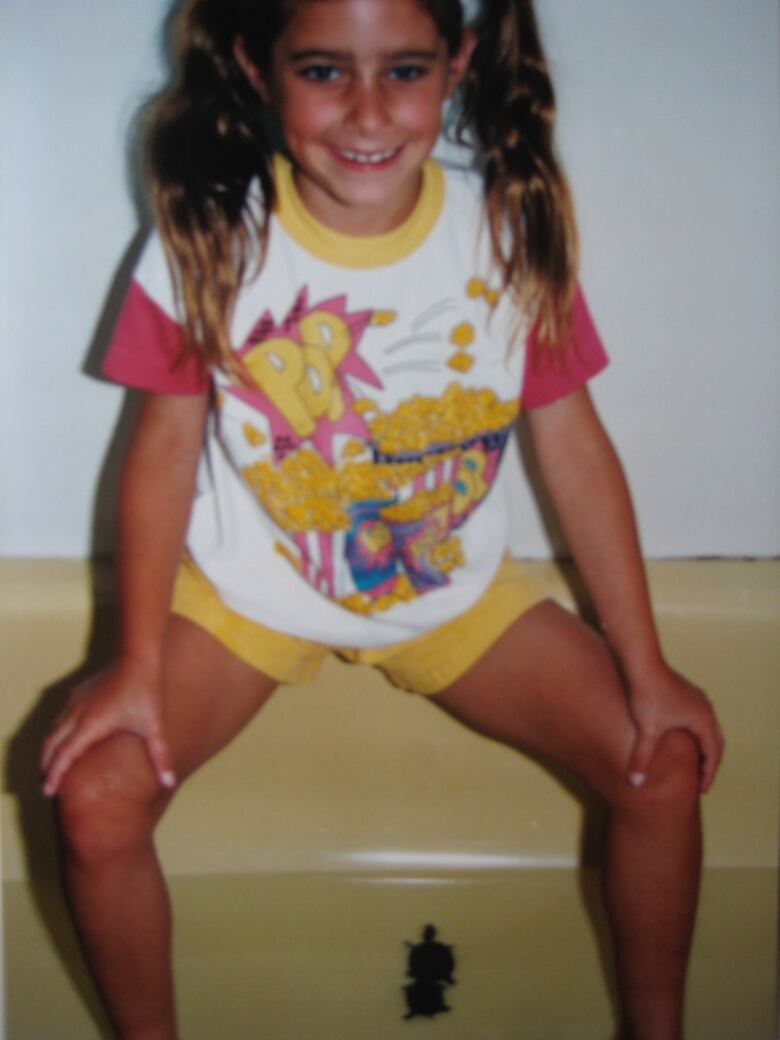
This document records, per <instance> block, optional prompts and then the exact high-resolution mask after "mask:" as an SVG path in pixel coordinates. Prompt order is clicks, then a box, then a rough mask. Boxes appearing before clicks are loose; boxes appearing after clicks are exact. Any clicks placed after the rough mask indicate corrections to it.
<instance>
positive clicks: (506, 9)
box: [43, 0, 722, 1040]
mask: <svg viewBox="0 0 780 1040" xmlns="http://www.w3.org/2000/svg"><path fill="white" fill-rule="evenodd" d="M179 49H180V75H179V78H178V80H177V82H176V84H175V86H174V87H173V88H172V89H171V91H170V92H169V93H168V94H167V95H166V97H165V98H164V99H163V101H162V102H161V103H160V104H159V105H158V107H157V110H156V113H155V116H154V120H153V124H152V127H151V134H150V151H149V155H150V170H151V186H152V195H153V200H154V204H155V208H156V214H157V223H158V231H159V237H155V238H153V240H152V241H151V242H150V244H149V246H148V248H147V250H146V252H145V254H144V256H143V258H142V260H141V263H140V265H139V268H138V270H137V272H136V277H135V280H134V282H133V284H132V286H131V288H130V291H129V294H128V297H127V301H126V304H125V307H124V310H123V312H122V314H121V317H120V319H119V323H118V327H117V330H116V334H115V337H114V340H113V343H112V345H111V347H110V350H109V353H108V356H107V360H106V365H105V370H106V372H107V374H108V375H109V376H111V377H113V378H115V379H117V380H119V381H121V382H123V383H125V384H128V385H131V386H136V387H140V388H141V389H143V390H144V391H146V392H145V394H144V398H143V403H142V406H141V409H140V413H139V416H138V420H137V424H136V427H135V431H134V434H133V437H132V441H131V443H130V447H129V449H128V454H127V458H126V461H125V465H124V470H123V478H122V485H121V495H120V505H119V557H118V568H119V582H120V596H121V607H122V623H121V642H120V647H119V651H118V654H117V656H116V659H115V660H114V663H113V664H112V665H111V666H110V667H109V668H108V669H107V670H106V671H105V672H103V673H101V674H100V675H98V676H96V677H95V678H93V679H92V680H91V681H89V682H87V683H86V684H84V685H83V686H81V687H79V688H78V689H77V690H76V691H75V692H74V694H73V696H72V698H71V700H70V702H69V704H68V706H67V707H66V709H65V711H64V713H63V715H62V717H61V718H60V719H59V721H58V722H57V724H56V726H55V728H54V730H53V732H52V734H51V736H50V737H49V739H48V741H47V742H46V745H45V748H44V751H43V772H44V789H45V791H46V793H47V794H48V795H51V796H54V795H56V796H57V797H58V803H59V811H60V820H61V828H62V843H63V854H64V866H65V877H66V881H67V889H68V894H69V899H70V902H71V906H72V909H73V913H74V915H75V919H76V922H77V925H78V928H79V931H80V934H81V936H82V939H83V943H84V948H85V950H86V954H87V957H88V960H89V963H90V965H91V968H92V971H93V973H94V977H95V979H96V982H97V985H98V987H99V989H100V992H101V994H102V996H103V999H104V1000H105V1003H106V1007H107V1009H108V1011H109V1014H110V1016H111V1018H112V1021H113V1022H114V1024H115V1027H116V1029H117V1032H118V1034H119V1035H120V1036H122V1037H125V1038H133V1040H140V1038H144V1040H152V1038H155V1040H162V1038H172V1037H175V1036H176V1026H175V1017H174V998H173V983H172V978H171V967H170V941H171V922H170V914H169V904H168V900H167V895H166V889H165V885H164V882H163V879H162V876H161V874H160V870H159V867H158V863H157V860H156V858H155V853H154V848H153V844H152V832H153V829H154V827H155V824H156V823H157V821H158V820H159V819H160V817H161V815H162V813H163V811H164V810H165V808H166V807H167V805H168V804H169V802H170V800H171V797H172V793H173V791H174V789H175V788H176V786H177V785H178V784H179V783H181V782H182V781H183V780H184V779H185V778H186V777H187V776H189V775H190V774H191V773H193V772H194V771H195V770H196V769H197V768H198V766H200V765H201V764H202V763H203V762H204V761H205V760H206V759H208V758H209V757H210V756H211V755H213V754H215V752H217V751H218V750H219V749H220V748H222V747H223V746H224V745H225V744H226V743H227V742H228V741H229V740H230V739H231V738H232V737H233V736H235V734H236V733H237V732H238V731H239V730H240V729H241V728H242V727H243V726H245V725H246V723H247V722H248V721H249V719H251V718H252V716H253V715H254V714H255V713H256V712H257V710H258V709H259V708H260V707H261V706H262V705H263V704H264V703H265V701H266V700H267V699H268V697H269V696H270V695H271V693H272V691H273V689H274V688H275V687H276V686H277V684H279V683H289V682H300V681H302V680H304V679H309V678H311V677H313V676H314V674H315V673H316V671H317V669H318V667H319V665H320V663H321V661H322V659H323V657H324V656H325V655H326V654H327V653H328V652H329V651H331V650H333V651H335V652H337V653H338V654H339V655H340V656H342V657H344V658H346V659H347V660H351V661H361V662H368V663H371V664H374V665H376V666H377V667H379V668H381V669H382V670H383V671H384V672H385V674H386V675H387V676H388V678H389V679H390V681H391V682H393V683H395V684H396V685H398V686H401V687H403V688H405V689H408V690H412V691H415V692H418V693H422V694H426V695H428V696H429V697H430V698H431V700H432V702H433V703H435V704H438V705H439V706H440V707H441V708H443V709H444V710H445V711H446V712H449V713H450V714H452V715H454V716H455V717H457V718H459V719H460V720H462V721H463V722H465V723H466V724H467V725H469V726H471V727H472V728H473V729H475V730H477V731H479V732H481V733H486V734H489V735H490V736H491V737H493V738H495V739H497V740H500V741H503V742H505V743H506V744H508V745H511V746H513V747H521V746H522V747H529V748H533V749H535V750H537V751H539V752H542V753H543V754H545V755H547V756H549V757H550V758H552V759H554V760H556V761H558V762H560V763H561V764H562V765H563V766H565V767H566V768H568V769H570V770H572V771H573V772H575V773H576V774H578V775H579V776H580V777H582V778H583V779H584V780H585V781H586V782H587V783H588V784H590V785H591V786H592V787H593V788H594V789H595V790H596V791H597V792H598V793H599V794H600V795H601V796H603V798H604V799H605V800H606V802H607V803H608V805H609V807H610V810H611V813H610V818H611V825H610V831H609V839H608V843H607V849H606V869H605V890H606V904H607V910H608V914H609V918H610V921H611V924H612V928H613V933H614V941H615V948H616V955H617V962H618V966H619V972H618V974H619V986H620V993H621V998H622V1007H623V1014H624V1030H625V1035H626V1036H631V1037H636V1038H653V1040H661V1038H664V1040H671V1038H678V1037H680V1036H681V1035H682V1033H681V1029H682V1026H681V1020H682V1002H683V986H684V976H685V968H686V960H687V956H688V948H689V941H690V936H691V930H692V924H693V917H694V907H695V902H696V892H697V883H698V874H699V863H700V831H699V819H698V796H699V794H700V792H701V791H705V790H706V789H707V788H708V787H709V785H710V784H711V782H712V779H713V777H714V774H715V771H716V768H717V765H718V761H719V758H720V754H721V745H722V741H721V737H720V734H719V731H718V727H717V724H716V721H715V719H714V716H713V713H712V711H711V709H710V707H709V704H708V702H707V700H706V698H705V697H704V695H703V694H702V693H701V692H700V691H699V690H697V689H696V688H695V687H693V686H691V685H690V684H689V683H688V682H687V681H686V680H685V679H683V678H682V677H681V676H679V675H677V674H676V673H675V672H674V671H672V670H671V669H670V668H669V666H668V665H667V664H666V663H665V661H664V660H663V658H662V656H661V652H660V650H659V646H658V641H657V638H656V634H655V631H654V627H653V620H652V615H651V610H650V606H649V603H648V594H647V588H646V584H645V578H644V576H643V568H642V564H641V561H640V554H639V548H638V542H637V536H636V531H635V525H634V519H633V515H632V510H631V505H630V502H629V497H628V493H627V491H626V486H625V483H624V480H623V476H622V473H621V470H620V466H619V463H618V461H617V458H616V456H615V453H614V451H613V449H612V447H611V445H610V442H609V440H608V439H607V437H606V435H605V433H604V431H603V429H602V426H601V425H600V423H599V420H598V418H597V416H596V414H595V411H594V408H593V405H592V404H591V402H590V399H589V396H588V392H587V389H586V387H585V383H586V382H587V380H588V379H589V378H590V377H591V376H592V375H594V374H595V373H596V372H597V371H598V370H599V369H600V368H602V367H603V365H604V364H605V363H606V359H605V356H604V353H603V350H602V348H601V345H600V343H599V340H598V336H597V334H596V332H595V329H594V327H593V325H592V323H591V321H590V319H589V316H588V312H587V310H586V307H585V303H584V301H583V298H582V294H581V292H580V291H579V289H578V288H577V286H576V281H575V270H576V236H575V229H574V220H573V215H572V207H571V201H570V197H569V193H568V190H567V187H566V183H565V180H564V178H563V176H562V174H561V171H560V169H559V167H558V164H557V162H556V159H555V155H554V152H553V147H552V140H551V134H552V121H553V93H552V88H551V84H550V80H549V77H548V73H547V69H546V65H545V62H544V57H543V54H542V51H541V48H540V44H539V39H538V34H537V30H536V26H535V22H534V17H533V12H532V9H531V3H530V0H491V2H487V3H485V4H484V5H483V9H482V11H481V13H480V15H479V18H478V21H477V22H476V23H475V25H474V26H472V27H470V28H468V27H464V23H463V13H462V10H461V6H460V3H459V0H264V2H260V0H194V2H192V3H190V4H189V6H188V7H187V8H186V10H185V12H184V14H183V16H182V18H181V22H180V37H179ZM459 89H460V92H461V97H460V104H461V110H462V113H463V117H462V129H463V130H464V132H465V133H467V134H468V140H470V141H471V142H473V146H474V147H475V148H476V149H477V151H478V154H479V161H480V164H481V168H482V170H483V173H482V174H481V175H477V174H474V173H467V172H463V171H460V172H458V171H448V172H445V171H444V170H443V169H442V167H441V166H440V165H438V164H437V163H435V162H433V161H432V160H430V158H429V156H430V153H431V150H432V148H433V146H434V143H435V142H436V140H437V137H438V136H439V132H440V129H441V122H442V106H443V104H444V103H445V102H446V101H447V99H449V98H450V97H452V96H453V95H454V94H455V92H456V91H458V90H459ZM276 141H278V142H279V145H278V147H277V146H276V145H275V142H276ZM521 406H522V408H523V410H524V411H527V413H528V415H527V422H528V425H529V427H530V431H531V434H532V437H533V442H534V445H535V449H536V452H537V455H538V460H539V465H540V467H541V470H542V473H543V475H544V478H545V480H546V483H547V486H548V488H549V492H550V495H551V497H552V500H553V502H554V504H555V506H556V508H557V510H558V513H559V515H560V520H561V523H562V525H563V528H564V530H565V533H566V535H567V537H568V540H569V544H570V546H571V550H572V553H573V555H574V557H575V558H576V561H577V563H578V565H579V567H580V569H581V572H582V574H583V576H584V578H585V580H586V582H587V584H588V587H589V589H590V593H591V596H592V598H593V601H594V604H595V606H596V608H597V610H598V613H599V616H600V620H601V624H602V627H603V632H604V636H603V637H602V636H600V635H598V634H596V633H595V632H594V631H592V630H590V629H588V628H586V627H585V626H584V625H583V624H582V623H581V622H580V621H579V620H578V619H577V618H575V617H573V616H572V615H571V614H569V613H567V612H566V611H564V610H563V609H561V608H560V607H559V606H557V605H556V604H555V603H552V602H550V601H549V600H544V601H543V600H542V599H541V597H540V595H539V594H538V592H537V591H536V590H535V589H534V588H533V587H532V586H531V585H530V584H528V582H527V581H526V580H525V579H524V578H523V576H522V573H521V572H520V571H518V569H517V568H516V567H515V566H514V565H513V564H512V563H511V562H508V561H507V560H506V558H505V552H506V544H507V510H506V498H505V496H506V488H505V483H506V479H507V470H506V469H505V467H503V466H502V465H501V457H502V451H503V448H504V446H505V444H506V441H507V438H508V436H509V435H510V432H511V429H512V427H513V424H514V422H515V418H516V415H517V412H518V410H519V408H520V407H521ZM183 550H185V551H184V552H183ZM605 640H606V641H605ZM515 1025H516V1026H517V1027H518V1028H520V1024H519V1023H516V1024H511V1025H510V1028H514V1026H515Z"/></svg>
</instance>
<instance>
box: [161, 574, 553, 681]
mask: <svg viewBox="0 0 780 1040" xmlns="http://www.w3.org/2000/svg"><path fill="white" fill-rule="evenodd" d="M546 595H547V593H546V592H545V591H544V590H543V589H542V588H541V586H540V584H539V583H538V582H536V581H535V580H534V579H533V578H531V577H530V576H529V575H528V574H527V573H526V572H525V570H524V568H523V565H522V564H521V563H519V562H518V561H517V560H512V559H509V558H506V559H505V560H504V561H503V563H502V564H501V566H500V567H499V569H498V572H497V573H496V576H495V578H494V579H493V581H492V582H491V584H490V585H489V586H488V588H487V590H486V591H485V593H484V594H483V595H482V597H481V599H479V600H478V601H477V602H476V603H475V604H474V606H473V607H470V608H469V609H468V610H466V611H465V612H464V613H463V614H460V615H459V616H458V617H456V618H454V619H453V620H452V621H448V622H446V623H445V624H443V625H441V626H440V627H439V628H435V629H433V630H432V631H431V632H427V633H426V634H425V635H422V636H418V637H416V638H415V639H408V640H405V641H404V642H402V643H394V644H393V645H392V646H386V647H382V648H380V649H372V650H363V649H349V648H347V647H331V646H326V645H324V644H322V643H314V642H311V641H310V640H308V639H299V638H298V637H297V636H290V635H286V634H285V633H283V632H276V631H275V630H274V629H271V628H266V627H265V626H264V625H259V624H257V622H254V621H249V620H248V619H247V618H244V617H242V616H241V615H240V614H236V613H234V612H233V611H232V610H230V609H229V608H228V607H226V606H225V604H224V603H223V602H222V601H221V600H220V599H219V597H218V596H217V593H216V591H215V590H214V587H213V586H212V585H211V584H210V583H209V582H208V581H207V580H206V578H204V577H203V575H202V574H201V572H200V571H199V570H198V569H197V567H196V566H195V565H194V563H192V561H191V560H189V559H188V558H185V559H184V560H183V561H182V563H181V566H180V567H179V572H178V574H177V577H176V584H175V588H174V593H173V602H172V606H171V609H172V610H173V612H174V613H175V614H179V615H181V616H182V617H185V618H188V619H189V620H190V621H193V622H195V624H196V625H199V626H200V627H201V628H204V629H205V630H206V631H207V632H210V633H211V634H212V635H213V636H214V638H215V639H217V640H218V641H219V642H220V643H222V644H223V646H226V647H227V648H228V649H229V650H231V651H232V652H233V653H234V654H236V655H237V656H238V657H240V658H241V659H242V660H243V661H246V662H247V663H248V664H250V665H252V666H253V667H254V668H257V669H258V671H261V672H263V673H264V674H265V675H268V676H270V677H271V678H272V679H276V680H277V681H278V682H281V683H304V682H308V681H309V680H310V679H313V678H314V677H315V676H316V674H317V672H318V671H319V670H320V667H321V665H322V662H323V661H324V660H325V658H326V657H327V656H328V654H330V653H335V654H336V655H337V656H338V657H340V658H341V659H342V660H344V661H348V662H350V663H352V664H366V665H372V666H374V667H376V668H379V669H380V671H382V672H384V674H385V675H386V676H387V678H388V679H389V680H390V682H391V683H393V685H394V686H399V687H400V688H401V689H403V690H409V691H411V692H412V693H421V694H432V693H437V692H438V691H440V690H443V689H445V687H447V686H449V685H450V683H453V682H454V681H455V680H456V679H457V678H458V677H459V676H461V675H463V674H464V673H465V672H467V671H468V669H469V668H471V666H472V665H474V664H476V662H477V661H478V660H479V659H480V658H481V657H482V656H483V655H484V654H485V652H486V651H487V650H488V649H489V648H490V647H491V646H492V645H493V643H495V642H496V640H497V639H498V638H499V636H501V635H502V633H503V632H505V631H506V629H507V628H509V626H510V625H511V624H512V622H513V621H515V620H516V619H517V618H518V617H519V616H520V615H521V614H523V613H525V611H526V610H528V609H529V607H532V606H533V605H534V604H535V603H538V602H540V601H541V600H542V599H544V598H545V596H546Z"/></svg>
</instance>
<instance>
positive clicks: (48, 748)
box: [41, 712, 78, 773]
mask: <svg viewBox="0 0 780 1040" xmlns="http://www.w3.org/2000/svg"><path fill="white" fill-rule="evenodd" d="M77 725H78V717H77V716H76V715H73V714H70V715H68V713H66V712H63V714H62V715H61V717H60V719H58V720H57V723H56V724H55V726H54V729H53V730H52V731H51V733H50V734H49V735H48V737H47V738H46V739H45V740H44V742H43V745H42V746H41V771H42V772H43V773H46V772H48V769H49V766H50V765H51V761H52V759H53V758H54V755H55V754H56V752H57V748H58V747H59V746H60V745H61V744H62V742H63V741H64V740H67V738H68V737H69V736H70V735H71V733H72V732H73V730H74V729H75V728H76V726H77Z"/></svg>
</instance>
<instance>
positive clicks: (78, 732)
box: [43, 725, 105, 798]
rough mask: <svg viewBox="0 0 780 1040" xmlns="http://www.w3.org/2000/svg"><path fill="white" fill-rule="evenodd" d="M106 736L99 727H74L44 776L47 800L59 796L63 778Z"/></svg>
mask: <svg viewBox="0 0 780 1040" xmlns="http://www.w3.org/2000/svg"><path fill="white" fill-rule="evenodd" d="M104 735H105V734H104V733H103V732H102V730H100V729H99V728H98V727H94V726H93V727H89V726H86V725H81V726H78V727H74V729H73V731H72V732H71V733H70V734H69V735H68V736H66V737H65V738H64V739H63V740H62V741H61V742H60V744H59V746H58V747H57V748H56V750H55V751H54V754H53V756H52V759H51V761H50V763H49V766H48V768H47V770H46V772H45V775H44V781H43V793H44V795H46V797H47V798H52V797H54V795H56V794H57V792H58V791H59V788H60V784H61V783H62V779H63V777H64V776H65V774H66V773H67V772H68V770H69V769H70V767H71V766H72V765H73V763H74V762H75V761H76V760H77V759H79V758H81V756H82V755H83V754H84V752H85V751H87V750H88V749H89V748H90V747H92V745H93V744H96V743H97V742H98V741H99V740H101V739H102V738H103V736H104Z"/></svg>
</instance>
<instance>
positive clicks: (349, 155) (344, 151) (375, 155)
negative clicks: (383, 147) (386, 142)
mask: <svg viewBox="0 0 780 1040" xmlns="http://www.w3.org/2000/svg"><path fill="white" fill-rule="evenodd" d="M397 151H398V149H397V148H390V149H389V150H388V151H386V152H352V151H350V150H349V149H348V148H339V152H340V154H341V155H343V156H344V158H345V159H348V160H349V161H350V162H357V163H363V164H365V165H367V166H373V165H375V164H376V163H381V162H384V161H385V159H390V158H392V156H394V155H395V153H396V152H397Z"/></svg>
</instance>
